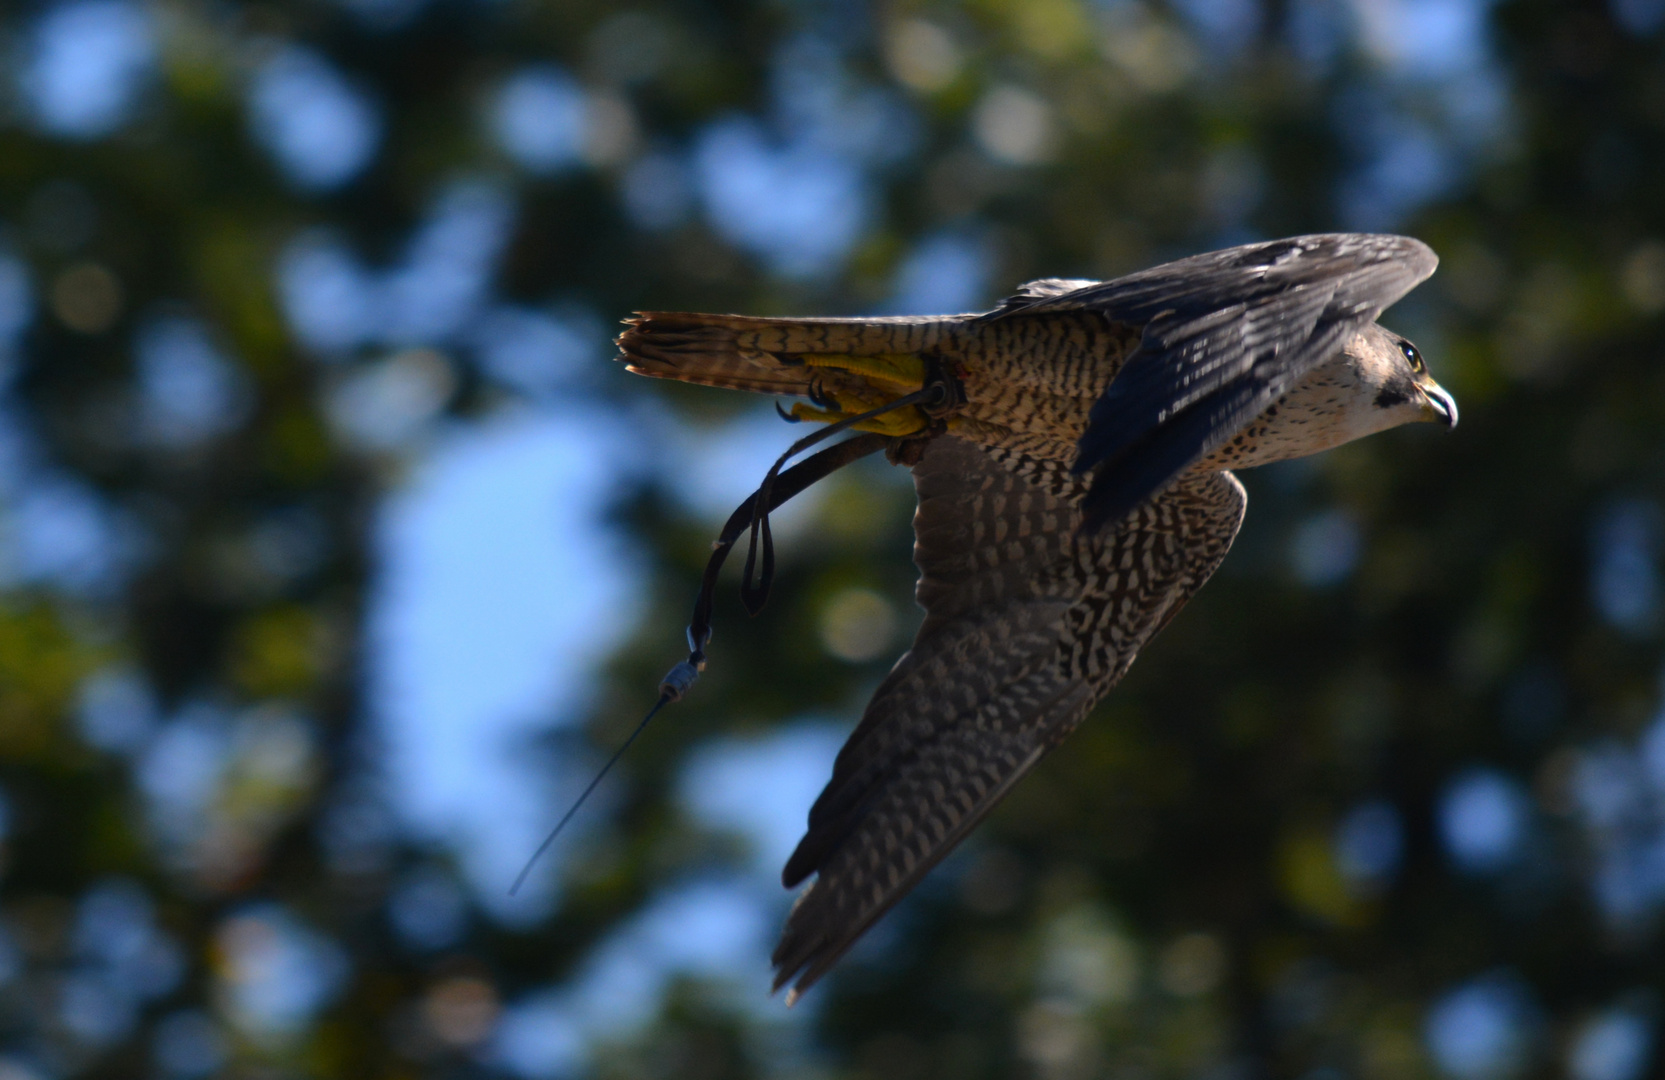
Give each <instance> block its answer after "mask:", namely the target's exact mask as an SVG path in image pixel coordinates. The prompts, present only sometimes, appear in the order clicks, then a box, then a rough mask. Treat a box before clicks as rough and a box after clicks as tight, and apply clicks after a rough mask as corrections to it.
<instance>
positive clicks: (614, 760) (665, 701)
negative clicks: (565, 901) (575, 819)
mask: <svg viewBox="0 0 1665 1080" xmlns="http://www.w3.org/2000/svg"><path fill="white" fill-rule="evenodd" d="M675 700H676V698H675V697H672V696H671V693H670V691H668V690H665V691H661V692H660V694H659V700H658V701H657V702H655V703H654V706H653V708H651V709H649V710H648V714H647V715H646V716H644V717H642V722H641V723H639V724H637V725H636V730H635V731H632V732H631V733H630V737H629V738H628V739H625V740H624V742H623V743H621V744H620V745H619V748H618V749H617V750H615V751H613V756H612V757H610V758H608V759H607V764H605V765H603V766H602V767H601V771H600V772H598V773H596V774H595V779H594V780H591V781H590V786H589V787H587V788H585V789H584V794H582V795H580V796H578V801H576V802H574V803H573V804H572V809H570V810H568V811H567V812H566V813H565V814H564V815H562V817H561V820H560V822H559V823H558V824H557V825H556V826H555V827H554V828H553V829H551V830H549V835H548V836H546V837H544V838H543V843H541V844H539V845H538V850H536V851H534V852H532V857H531V858H530V859H527V860H526V865H525V866H524V867H522V868H521V871H520V876H519V877H517V878H515V883H514V884H513V885H510V886H509V895H510V896H513V895H514V894H515V893H517V892H519V891H520V887H521V886H522V885H524V884H525V883H526V875H527V874H530V873H531V872H532V867H533V866H534V865H535V864H536V863H537V861H538V859H539V858H541V857H542V856H543V853H544V852H546V851H548V850H549V845H551V844H553V843H554V842H555V838H556V837H557V836H560V835H561V830H562V829H564V828H566V827H567V822H569V821H571V820H572V815H574V814H576V813H578V808H579V807H580V806H583V805H584V800H585V799H588V798H589V797H590V792H592V791H594V790H595V789H596V785H598V784H600V783H601V781H602V778H603V777H605V776H606V775H607V772H608V770H610V769H611V768H612V767H613V766H614V765H617V764H618V761H619V758H621V757H623V756H624V752H625V751H626V750H628V749H630V744H631V743H633V742H635V741H636V736H638V735H640V734H641V733H642V729H643V728H645V727H647V726H648V721H649V720H652V719H653V717H654V714H655V713H657V712H658V711H659V710H660V709H663V708H664V707H665V706H666V705H669V704H670V703H671V702H673V701H675Z"/></svg>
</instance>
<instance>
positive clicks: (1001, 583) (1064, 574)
mask: <svg viewBox="0 0 1665 1080" xmlns="http://www.w3.org/2000/svg"><path fill="white" fill-rule="evenodd" d="M1050 479H1051V481H1052V482H1051V483H1049V484H1044V486H1043V485H1042V484H1037V483H1031V482H1030V481H1029V480H1026V479H1024V478H1023V477H1021V476H1019V475H1017V474H1016V473H1015V472H1012V471H1009V470H1008V469H1007V468H1005V467H1004V466H1002V465H1000V464H998V463H997V462H996V461H994V459H992V458H991V457H989V455H988V454H987V453H985V452H984V451H983V450H981V449H979V448H978V447H977V446H976V445H974V444H972V443H970V442H966V441H964V440H961V439H956V438H952V437H947V436H944V437H939V438H937V439H934V440H932V442H931V443H930V444H929V445H928V446H927V448H926V450H925V452H924V457H923V458H922V459H921V460H920V462H919V464H918V465H917V466H916V467H915V468H914V482H915V486H916V487H917V489H918V493H919V510H918V512H917V514H916V515H915V518H914V530H915V536H916V542H915V546H914V561H915V562H917V563H918V564H919V568H920V581H919V591H918V595H919V600H920V603H921V604H922V605H923V606H924V608H925V611H926V617H925V622H924V625H923V626H921V628H920V630H919V635H918V637H917V638H915V640H914V644H913V648H912V649H911V650H910V651H909V652H908V653H907V654H906V655H905V656H903V657H902V659H901V660H900V661H899V662H898V663H897V665H896V667H895V668H894V669H893V670H892V671H891V673H890V674H889V676H888V677H886V679H885V680H884V682H883V683H882V684H880V686H879V689H878V690H877V691H876V692H875V693H874V695H873V700H872V701H871V702H870V703H869V704H868V706H867V711H866V713H865V714H864V715H863V717H862V720H861V723H860V725H859V726H858V727H857V728H856V730H855V733H854V734H853V735H851V737H850V740H849V742H847V743H846V744H845V745H844V748H843V750H841V751H840V752H839V755H838V761H837V763H836V765H835V766H834V768H833V777H832V780H831V782H830V783H828V785H827V788H826V790H825V791H823V792H822V793H821V797H820V798H819V799H817V800H816V802H815V806H814V808H813V809H812V810H811V811H810V815H809V831H808V833H807V834H806V835H805V836H804V838H803V840H802V841H801V842H800V843H799V845H798V849H797V851H795V852H794V853H793V855H792V857H791V859H790V860H788V862H787V864H786V869H785V872H784V873H783V875H782V877H783V879H784V881H785V883H786V885H787V886H788V887H789V888H790V887H792V886H794V885H796V884H798V883H799V882H800V881H802V880H804V879H805V878H806V877H808V876H809V875H810V874H812V873H814V874H816V875H817V877H816V880H815V882H814V883H813V884H812V885H811V886H810V887H809V888H808V889H806V890H805V891H804V892H803V894H802V895H801V896H800V897H799V898H798V902H797V904H796V905H794V907H793V909H792V914H791V916H790V917H789V918H788V920H787V924H786V929H785V931H784V932H783V934H782V936H781V940H780V944H779V945H778V946H777V947H776V949H775V953H774V964H775V987H776V989H779V988H780V987H781V986H783V985H785V984H786V983H788V982H794V980H795V986H794V988H793V991H792V996H793V997H795V996H796V995H797V994H799V993H802V992H803V991H804V990H805V989H807V988H808V987H809V986H810V985H811V984H813V983H814V982H815V981H816V980H817V979H819V978H820V977H821V976H822V975H824V974H825V973H826V972H827V970H828V969H829V968H831V967H832V965H833V964H834V963H835V962H836V961H837V960H838V958H839V957H840V956H842V955H843V954H844V952H845V950H847V949H848V948H849V947H850V946H851V945H852V944H853V943H854V942H855V941H856V939H857V938H859V937H860V936H861V935H862V933H863V932H864V931H866V929H867V928H868V927H869V926H871V925H872V924H873V923H874V921H875V920H877V919H878V918H879V916H881V915H883V914H884V913H885V911H887V910H889V908H890V907H891V905H893V904H895V903H896V901H897V900H899V899H900V898H901V897H902V896H903V895H904V894H905V893H907V891H908V890H909V889H911V888H913V886H914V885H915V884H916V883H917V882H918V881H919V879H920V878H921V877H923V876H924V874H925V872H926V871H927V870H929V869H930V868H931V867H932V866H933V865H935V864H936V863H937V862H938V861H939V860H941V859H942V858H943V856H945V855H947V854H948V852H949V851H951V850H952V849H953V848H954V846H955V845H956V844H958V843H959V842H960V840H961V839H962V838H963V837H964V836H965V835H966V833H967V832H969V831H970V830H971V828H972V827H973V826H975V825H976V824H977V822H979V821H980V820H982V818H983V817H984V816H985V815H986V814H987V813H988V812H989V811H990V810H991V809H993V807H994V805H995V804H996V803H997V802H999V801H1000V799H1001V797H1002V796H1004V795H1005V793H1006V792H1007V791H1008V790H1009V789H1010V788H1011V786H1012V785H1013V784H1014V783H1016V782H1017V780H1018V779H1019V778H1021V777H1022V776H1023V774H1024V773H1026V772H1028V771H1029V769H1030V768H1031V767H1033V766H1034V764H1035V763H1036V762H1037V761H1039V760H1040V759H1041V757H1042V755H1044V754H1045V753H1046V752H1047V751H1048V750H1050V749H1051V748H1052V747H1053V746H1055V745H1057V744H1058V742H1059V741H1060V740H1061V739H1063V738H1064V736H1065V735H1068V734H1069V733H1070V732H1071V731H1072V730H1074V729H1075V727H1076V725H1078V724H1079V723H1080V722H1081V720H1082V718H1083V717H1085V716H1086V714H1087V711H1088V710H1089V709H1090V708H1091V707H1092V706H1093V704H1094V703H1095V702H1097V701H1098V700H1099V699H1100V698H1101V697H1103V696H1104V694H1105V693H1106V692H1108V691H1109V689H1110V687H1111V686H1112V685H1114V684H1115V682H1116V680H1117V679H1119V678H1120V677H1121V675H1122V673H1123V672H1125V671H1126V670H1127V667H1128V665H1129V664H1131V663H1132V662H1133V658H1134V656H1135V654H1136V653H1137V652H1138V650H1139V649H1140V648H1141V647H1142V646H1143V645H1144V643H1145V642H1146V641H1148V640H1149V639H1150V637H1151V636H1152V635H1153V634H1155V633H1156V632H1157V631H1158V630H1159V629H1161V628H1162V626H1164V625H1165V624H1166V623H1167V621H1168V619H1170V618H1172V617H1173V615H1174V614H1175V613H1176V612H1177V611H1178V610H1179V608H1180V607H1181V606H1183V605H1184V603H1185V602H1186V600H1188V599H1189V598H1190V597H1191V594H1192V593H1194V592H1195V591H1196V590H1197V588H1198V587H1199V586H1201V585H1202V583H1203V582H1204V581H1206V580H1207V579H1208V577H1209V575H1210V574H1212V573H1213V572H1214V568H1215V567H1216V566H1218V565H1219V562H1220V560H1221V559H1222V558H1224V556H1225V553H1226V549H1227V548H1229V547H1230V546H1231V542H1232V539H1233V537H1235V536H1236V534H1237V526H1238V524H1239V522H1241V520H1242V516H1243V508H1244V504H1245V497H1244V494H1243V488H1242V486H1241V485H1239V484H1238V483H1237V481H1236V479H1235V478H1234V477H1232V475H1231V474H1230V473H1220V472H1209V473H1193V474H1189V475H1187V476H1186V477H1184V478H1183V479H1182V480H1181V481H1180V482H1179V483H1177V484H1175V485H1174V486H1173V487H1172V488H1170V489H1169V490H1168V491H1166V492H1164V493H1163V494H1162V495H1160V496H1158V497H1157V498H1156V499H1153V500H1151V501H1150V502H1149V503H1148V504H1146V505H1145V506H1142V507H1140V508H1139V509H1138V510H1137V511H1136V512H1135V513H1133V514H1132V515H1130V516H1129V517H1128V518H1127V519H1126V520H1125V521H1123V522H1121V523H1120V524H1119V525H1118V526H1117V528H1115V529H1113V530H1106V531H1104V532H1103V533H1101V534H1098V535H1096V536H1095V535H1087V534H1085V533H1083V532H1082V531H1081V529H1080V528H1079V526H1080V523H1081V515H1080V511H1079V509H1078V508H1077V505H1076V504H1077V502H1078V501H1079V499H1080V497H1081V496H1082V495H1083V494H1084V492H1085V485H1084V484H1083V483H1082V482H1081V481H1080V480H1078V479H1075V478H1073V477H1071V476H1069V475H1068V474H1067V473H1064V472H1062V471H1061V470H1060V471H1058V472H1057V473H1054V474H1052V475H1051V477H1050Z"/></svg>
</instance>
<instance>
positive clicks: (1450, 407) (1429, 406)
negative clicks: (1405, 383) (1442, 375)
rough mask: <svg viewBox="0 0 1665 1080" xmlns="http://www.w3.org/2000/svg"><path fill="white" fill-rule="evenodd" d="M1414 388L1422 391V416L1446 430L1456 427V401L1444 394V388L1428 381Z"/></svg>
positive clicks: (1430, 380) (1432, 381)
mask: <svg viewBox="0 0 1665 1080" xmlns="http://www.w3.org/2000/svg"><path fill="white" fill-rule="evenodd" d="M1416 388H1417V389H1418V390H1420V391H1422V402H1423V404H1422V413H1423V415H1424V416H1426V417H1427V418H1428V419H1429V420H1432V421H1436V422H1438V423H1441V424H1444V425H1445V426H1446V427H1448V428H1454V427H1456V426H1457V399H1456V398H1454V397H1452V396H1451V395H1450V394H1448V393H1446V391H1445V387H1443V386H1441V385H1440V384H1439V383H1437V382H1435V381H1434V380H1432V379H1429V380H1428V381H1427V382H1419V383H1417V384H1416Z"/></svg>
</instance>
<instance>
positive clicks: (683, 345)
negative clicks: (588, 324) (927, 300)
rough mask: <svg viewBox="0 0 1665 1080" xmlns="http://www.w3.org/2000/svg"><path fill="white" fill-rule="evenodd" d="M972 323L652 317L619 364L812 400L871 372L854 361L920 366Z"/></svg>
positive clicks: (641, 323)
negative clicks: (840, 372) (821, 379)
mask: <svg viewBox="0 0 1665 1080" xmlns="http://www.w3.org/2000/svg"><path fill="white" fill-rule="evenodd" d="M968 318H971V316H965V315H942V316H935V317H924V318H920V317H901V318H875V319H761V318H751V317H748V316H744V315H695V314H688V313H684V312H665V311H644V312H641V313H639V314H637V315H636V317H635V318H633V319H631V320H629V322H628V324H627V325H628V327H629V329H627V330H625V332H624V333H622V334H620V335H619V338H618V347H619V353H620V356H619V358H620V359H621V360H623V361H624V362H625V364H626V365H627V368H628V370H630V371H633V372H635V373H636V374H638V375H648V376H651V377H653V378H656V379H676V380H678V381H680V382H691V383H699V384H701V385H704V386H721V387H726V388H729V389H733V390H750V391H753V392H756V393H760V394H794V395H799V396H805V397H807V396H811V378H812V377H815V376H817V375H818V374H819V375H823V376H824V375H825V374H826V372H827V371H828V369H832V368H840V369H845V370H851V369H852V368H857V369H860V368H866V367H868V366H869V365H868V364H865V363H861V362H859V361H857V362H856V363H855V364H853V365H852V364H847V363H844V362H842V361H844V360H845V359H847V358H858V357H871V358H874V359H875V360H876V361H878V362H879V363H881V364H884V363H887V362H900V361H903V360H905V359H906V358H915V357H917V356H918V355H919V354H920V353H921V352H923V351H925V350H929V349H931V348H933V347H934V346H936V345H937V344H938V343H940V342H941V341H943V340H944V339H945V338H946V337H947V336H948V335H949V334H950V333H952V332H953V330H954V328H955V327H957V326H958V325H959V324H961V323H963V322H965V321H966V320H967V319H968ZM886 358H890V360H889V361H887V360H886ZM916 385H917V384H916Z"/></svg>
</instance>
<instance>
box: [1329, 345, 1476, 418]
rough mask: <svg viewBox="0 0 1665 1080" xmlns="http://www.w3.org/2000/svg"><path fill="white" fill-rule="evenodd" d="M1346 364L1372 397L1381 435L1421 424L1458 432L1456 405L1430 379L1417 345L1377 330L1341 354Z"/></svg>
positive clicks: (1454, 401) (1440, 387) (1453, 400)
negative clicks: (1433, 424) (1431, 423)
mask: <svg viewBox="0 0 1665 1080" xmlns="http://www.w3.org/2000/svg"><path fill="white" fill-rule="evenodd" d="M1342 356H1343V359H1344V360H1345V361H1346V362H1348V363H1349V366H1351V367H1352V368H1353V370H1354V372H1355V374H1356V377H1358V378H1359V379H1360V380H1361V381H1362V382H1363V383H1364V384H1365V385H1366V386H1368V387H1369V389H1370V390H1371V392H1372V396H1371V408H1372V409H1373V410H1375V411H1376V413H1377V415H1376V417H1375V423H1374V424H1373V425H1372V426H1374V427H1375V428H1376V429H1377V430H1381V429H1383V428H1389V427H1396V426H1398V425H1399V424H1411V423H1417V422H1418V421H1423V422H1429V421H1431V422H1434V423H1440V424H1444V425H1445V426H1446V427H1456V426H1457V401H1456V399H1455V398H1453V397H1452V396H1451V395H1450V394H1449V393H1447V392H1446V390H1445V388H1444V387H1442V386H1441V385H1440V384H1439V383H1437V382H1435V381H1434V377H1433V376H1432V375H1430V374H1428V365H1426V364H1424V363H1423V362H1422V354H1421V353H1420V352H1418V351H1417V348H1416V346H1415V345H1413V344H1411V343H1410V342H1409V341H1407V340H1405V339H1404V338H1402V337H1400V336H1399V335H1398V334H1395V333H1394V332H1393V331H1391V330H1386V329H1383V328H1382V327H1381V326H1379V325H1376V324H1372V325H1370V326H1368V327H1366V328H1365V329H1364V331H1363V332H1361V333H1360V334H1359V335H1358V336H1357V337H1355V338H1354V339H1353V340H1352V342H1351V343H1349V344H1348V346H1347V348H1345V349H1343V350H1342Z"/></svg>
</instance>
